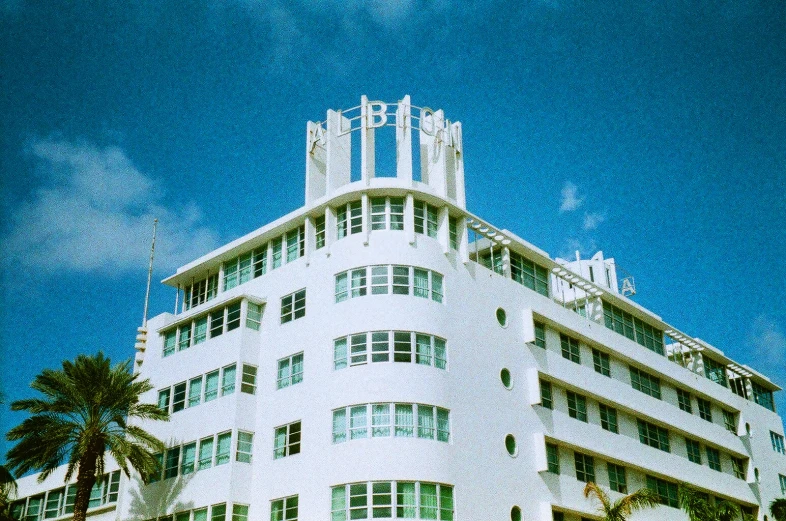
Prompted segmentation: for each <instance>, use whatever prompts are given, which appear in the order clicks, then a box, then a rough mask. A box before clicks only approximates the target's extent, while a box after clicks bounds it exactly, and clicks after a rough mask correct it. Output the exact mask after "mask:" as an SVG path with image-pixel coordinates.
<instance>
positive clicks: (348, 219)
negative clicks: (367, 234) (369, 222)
mask: <svg viewBox="0 0 786 521" xmlns="http://www.w3.org/2000/svg"><path fill="white" fill-rule="evenodd" d="M362 231H363V208H362V206H361V203H360V201H354V202H351V203H347V204H346V205H341V206H339V207H338V208H336V238H337V239H343V238H344V237H346V236H347V235H352V234H355V233H360V232H362Z"/></svg>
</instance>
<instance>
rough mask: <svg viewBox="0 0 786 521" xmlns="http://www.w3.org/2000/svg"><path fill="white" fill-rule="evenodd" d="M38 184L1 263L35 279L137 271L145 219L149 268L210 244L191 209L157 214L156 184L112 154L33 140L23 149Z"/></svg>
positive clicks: (113, 150)
mask: <svg viewBox="0 0 786 521" xmlns="http://www.w3.org/2000/svg"><path fill="white" fill-rule="evenodd" d="M30 152H31V154H32V155H33V157H34V159H35V161H36V163H37V166H38V167H39V169H40V170H41V172H43V174H44V176H45V177H44V185H43V187H41V188H39V189H38V190H37V191H36V192H35V193H34V194H33V196H32V197H31V198H30V199H28V200H26V201H23V202H22V203H21V204H20V205H19V207H18V210H17V211H16V212H15V213H14V214H13V215H12V223H11V231H10V233H9V235H8V236H7V237H6V238H5V240H4V243H5V245H4V252H5V255H6V257H7V258H8V260H11V261H13V262H15V263H17V264H18V265H21V266H25V267H28V268H31V269H36V270H38V271H42V272H48V273H51V272H54V271H61V270H71V271H77V272H88V271H98V272H104V273H116V272H119V271H125V270H131V269H134V270H139V269H142V270H144V269H145V267H146V265H147V259H148V255H149V250H150V239H151V236H152V226H153V219H154V218H158V219H159V227H158V239H157V241H156V262H155V263H156V269H157V270H167V271H171V270H173V269H174V268H176V267H178V266H180V265H182V264H184V263H185V262H188V261H190V260H192V259H194V258H196V257H198V256H200V255H203V254H205V253H206V252H208V251H210V250H211V249H213V248H215V247H216V246H217V245H218V242H219V241H218V235H217V233H216V232H215V231H213V230H211V229H210V228H208V227H206V226H205V225H203V224H201V221H202V216H201V213H200V211H199V209H198V208H197V207H196V206H194V205H193V204H186V205H185V206H184V207H182V208H179V209H172V208H168V207H165V206H164V205H163V204H161V202H160V201H162V200H163V199H164V193H163V190H162V189H161V187H160V186H159V183H157V182H156V180H154V179H152V178H151V177H149V176H147V175H145V174H143V173H142V172H140V171H139V170H137V169H136V168H135V167H134V165H133V164H132V163H131V161H130V160H129V159H128V157H127V156H126V155H125V153H124V152H123V151H122V150H121V149H119V148H118V147H113V146H110V147H106V148H99V147H96V146H95V145H92V144H89V143H70V142H67V141H62V140H60V141H57V140H40V141H36V142H34V143H33V144H32V146H31V147H30Z"/></svg>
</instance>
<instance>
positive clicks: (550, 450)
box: [546, 443, 559, 474]
mask: <svg viewBox="0 0 786 521" xmlns="http://www.w3.org/2000/svg"><path fill="white" fill-rule="evenodd" d="M546 464H547V466H548V471H549V472H551V473H553V474H559V449H558V448H557V446H556V445H554V444H553V443H547V444H546Z"/></svg>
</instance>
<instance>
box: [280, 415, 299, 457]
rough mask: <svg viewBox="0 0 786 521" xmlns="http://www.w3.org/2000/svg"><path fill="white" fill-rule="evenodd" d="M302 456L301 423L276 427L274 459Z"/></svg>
mask: <svg viewBox="0 0 786 521" xmlns="http://www.w3.org/2000/svg"><path fill="white" fill-rule="evenodd" d="M295 454H300V422H299V421H296V422H292V423H290V424H288V425H282V426H281V427H276V430H275V438H274V443H273V459H279V458H284V457H286V456H293V455H295Z"/></svg>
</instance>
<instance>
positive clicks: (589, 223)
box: [582, 212, 606, 230]
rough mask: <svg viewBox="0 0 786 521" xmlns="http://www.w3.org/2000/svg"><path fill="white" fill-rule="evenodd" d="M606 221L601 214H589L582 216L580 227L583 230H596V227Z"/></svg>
mask: <svg viewBox="0 0 786 521" xmlns="http://www.w3.org/2000/svg"><path fill="white" fill-rule="evenodd" d="M605 220H606V216H605V215H604V214H602V213H598V212H589V213H585V214H584V225H583V226H582V227H583V228H584V229H585V230H595V229H597V228H598V225H599V224H600V223H602V222H603V221H605Z"/></svg>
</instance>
